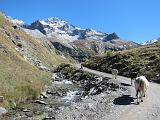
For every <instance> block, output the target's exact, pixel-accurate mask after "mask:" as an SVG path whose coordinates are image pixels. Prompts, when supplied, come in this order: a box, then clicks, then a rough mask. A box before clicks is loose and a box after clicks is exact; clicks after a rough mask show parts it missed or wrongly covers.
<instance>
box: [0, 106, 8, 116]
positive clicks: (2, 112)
mask: <svg viewBox="0 0 160 120" xmlns="http://www.w3.org/2000/svg"><path fill="white" fill-rule="evenodd" d="M6 113H7V110H6V109H5V108H3V107H0V115H3V114H6Z"/></svg>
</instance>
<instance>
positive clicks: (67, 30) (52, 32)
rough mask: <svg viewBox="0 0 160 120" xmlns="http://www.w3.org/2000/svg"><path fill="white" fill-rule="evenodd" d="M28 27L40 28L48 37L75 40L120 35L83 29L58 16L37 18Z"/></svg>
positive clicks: (113, 37)
mask: <svg viewBox="0 0 160 120" xmlns="http://www.w3.org/2000/svg"><path fill="white" fill-rule="evenodd" d="M27 28H28V29H32V30H34V29H38V30H39V31H40V32H42V33H43V34H44V35H46V36H47V37H54V36H56V37H57V36H58V38H59V37H60V38H63V39H68V40H71V41H74V40H78V39H81V40H96V41H104V42H106V41H108V40H112V39H118V38H119V37H118V36H117V35H116V34H115V33H111V34H108V33H104V32H99V31H96V30H94V29H90V28H88V29H81V28H79V27H76V26H74V25H72V24H69V23H68V22H66V21H64V20H62V19H59V18H56V17H50V18H47V19H43V20H37V21H35V22H33V23H32V24H31V25H29V26H28V27H27Z"/></svg>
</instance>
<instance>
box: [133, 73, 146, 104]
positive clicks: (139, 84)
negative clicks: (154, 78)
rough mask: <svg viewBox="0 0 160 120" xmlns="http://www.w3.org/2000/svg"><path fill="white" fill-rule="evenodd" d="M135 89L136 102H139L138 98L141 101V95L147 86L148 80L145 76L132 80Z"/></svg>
mask: <svg viewBox="0 0 160 120" xmlns="http://www.w3.org/2000/svg"><path fill="white" fill-rule="evenodd" d="M134 84H135V90H136V97H137V104H139V100H140V99H141V102H143V97H145V94H146V90H147V88H148V87H149V82H148V80H147V79H146V77H145V76H140V77H137V78H136V80H135V81H134Z"/></svg>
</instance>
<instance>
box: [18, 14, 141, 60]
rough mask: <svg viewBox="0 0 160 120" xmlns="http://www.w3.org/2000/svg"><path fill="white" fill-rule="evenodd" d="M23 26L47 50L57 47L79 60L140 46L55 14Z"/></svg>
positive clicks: (64, 54)
mask: <svg viewBox="0 0 160 120" xmlns="http://www.w3.org/2000/svg"><path fill="white" fill-rule="evenodd" d="M20 22H21V21H20ZM18 25H20V24H18ZM20 26H21V25H20ZM22 29H23V30H24V31H25V32H26V33H27V34H29V35H31V36H33V37H37V38H41V39H42V41H44V43H45V46H47V49H48V50H50V51H54V52H55V51H56V53H58V54H60V55H62V56H64V57H67V58H68V56H71V58H73V59H74V60H78V61H82V60H85V59H88V58H90V57H91V56H92V55H96V54H102V53H105V52H107V51H121V50H125V49H130V48H134V47H137V46H139V44H137V43H134V42H132V41H125V40H122V39H121V38H120V37H119V36H118V35H117V34H116V33H115V32H114V33H111V34H109V33H104V32H99V31H96V30H93V29H81V28H79V27H76V26H74V25H71V24H69V23H68V22H66V21H64V20H62V19H59V18H54V17H51V18H48V19H44V20H37V21H35V22H33V23H31V24H30V25H26V24H23V25H22ZM64 48H65V49H64Z"/></svg>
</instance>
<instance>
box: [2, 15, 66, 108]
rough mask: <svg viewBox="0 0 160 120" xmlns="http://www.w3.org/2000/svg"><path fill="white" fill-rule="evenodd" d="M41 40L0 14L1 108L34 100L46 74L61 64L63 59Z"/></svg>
mask: <svg viewBox="0 0 160 120" xmlns="http://www.w3.org/2000/svg"><path fill="white" fill-rule="evenodd" d="M44 46H45V45H44V41H42V40H41V39H38V38H33V37H31V36H30V35H28V34H26V32H25V31H23V30H22V29H21V28H20V27H19V26H17V25H16V24H13V23H12V22H11V20H10V19H9V18H8V17H6V16H5V15H4V14H2V13H0V84H1V86H0V96H3V97H4V102H3V104H2V103H0V104H2V106H5V107H8V108H13V107H14V106H15V105H16V104H17V103H19V102H24V101H25V100H27V99H33V98H35V97H37V95H38V94H39V92H40V91H41V89H42V88H43V87H44V85H45V84H47V83H48V82H49V80H50V78H51V75H50V73H49V72H47V71H50V70H52V69H53V68H55V67H56V66H57V65H59V64H60V63H62V62H68V60H67V59H64V58H63V57H62V56H59V55H57V54H56V53H53V52H50V51H48V49H47V48H46V47H44Z"/></svg>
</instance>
